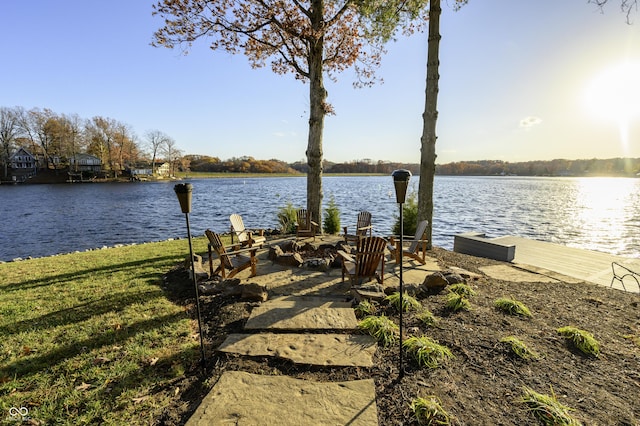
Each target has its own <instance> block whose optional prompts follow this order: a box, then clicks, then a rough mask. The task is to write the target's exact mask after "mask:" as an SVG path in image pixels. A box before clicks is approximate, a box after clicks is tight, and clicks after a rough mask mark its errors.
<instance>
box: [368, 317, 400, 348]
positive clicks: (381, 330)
mask: <svg viewBox="0 0 640 426" xmlns="http://www.w3.org/2000/svg"><path fill="white" fill-rule="evenodd" d="M358 328H360V329H361V330H364V331H366V332H367V333H369V334H370V335H371V336H373V337H374V338H375V339H376V340H377V341H378V343H380V344H381V345H382V346H391V345H393V344H395V343H396V342H397V341H398V334H399V332H400V328H399V327H398V326H397V325H396V324H395V323H394V322H393V321H391V319H389V318H388V317H386V316H385V315H380V316H368V317H366V318H365V319H363V320H362V321H360V322H359V323H358Z"/></svg>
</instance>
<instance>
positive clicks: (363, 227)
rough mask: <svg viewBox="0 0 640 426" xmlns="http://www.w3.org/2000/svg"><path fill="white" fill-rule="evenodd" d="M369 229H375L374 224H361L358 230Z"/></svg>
mask: <svg viewBox="0 0 640 426" xmlns="http://www.w3.org/2000/svg"><path fill="white" fill-rule="evenodd" d="M367 229H373V225H367V226H361V227H359V228H358V231H366V230H367Z"/></svg>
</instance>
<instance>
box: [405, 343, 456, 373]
mask: <svg viewBox="0 0 640 426" xmlns="http://www.w3.org/2000/svg"><path fill="white" fill-rule="evenodd" d="M402 347H404V348H405V349H406V350H407V352H408V353H409V354H411V355H413V357H414V358H415V360H416V361H418V365H420V366H425V367H429V368H438V367H439V366H440V365H441V364H442V363H444V362H446V361H447V360H448V359H451V358H453V354H452V353H451V351H450V350H449V348H447V347H446V346H442V345H441V344H439V343H438V342H436V341H434V340H432V339H430V338H429V337H426V336H421V337H416V336H412V337H409V338H408V339H407V340H405V341H404V342H402Z"/></svg>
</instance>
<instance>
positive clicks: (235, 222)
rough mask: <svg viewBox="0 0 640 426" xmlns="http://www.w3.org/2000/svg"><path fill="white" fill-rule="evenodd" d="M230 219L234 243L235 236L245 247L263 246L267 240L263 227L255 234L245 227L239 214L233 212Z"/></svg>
mask: <svg viewBox="0 0 640 426" xmlns="http://www.w3.org/2000/svg"><path fill="white" fill-rule="evenodd" d="M229 220H230V221H231V244H233V238H234V236H235V237H236V238H237V240H238V242H239V243H240V245H241V246H243V247H244V246H248V247H253V246H257V247H262V245H263V244H264V243H265V241H267V239H266V237H265V236H264V230H263V229H261V230H259V231H258V233H257V235H255V234H254V233H253V232H251V231H247V229H246V228H245V227H244V221H243V220H242V216H240V215H239V214H236V213H234V214H232V215H231V216H229Z"/></svg>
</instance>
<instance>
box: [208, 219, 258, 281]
mask: <svg viewBox="0 0 640 426" xmlns="http://www.w3.org/2000/svg"><path fill="white" fill-rule="evenodd" d="M204 233H205V235H206V236H207V238H208V239H209V271H210V273H211V276H214V275H217V274H220V276H221V277H222V278H223V279H226V278H233V277H234V276H235V275H236V274H237V273H238V272H240V271H244V270H245V269H247V268H251V276H252V277H255V276H256V265H257V264H258V258H256V251H257V250H258V248H257V247H249V248H244V249H240V248H239V247H240V246H239V245H235V246H228V247H225V246H224V245H223V244H222V241H221V240H220V236H219V235H218V234H216V233H215V232H213V231H211V230H210V229H207V230H206V231H204ZM228 248H230V249H232V250H231V251H227V249H228ZM212 250H214V251H215V252H216V254H217V255H218V258H219V259H220V265H218V267H217V268H216V270H215V271H214V270H213V253H212ZM227 270H229V273H228V274H227Z"/></svg>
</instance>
